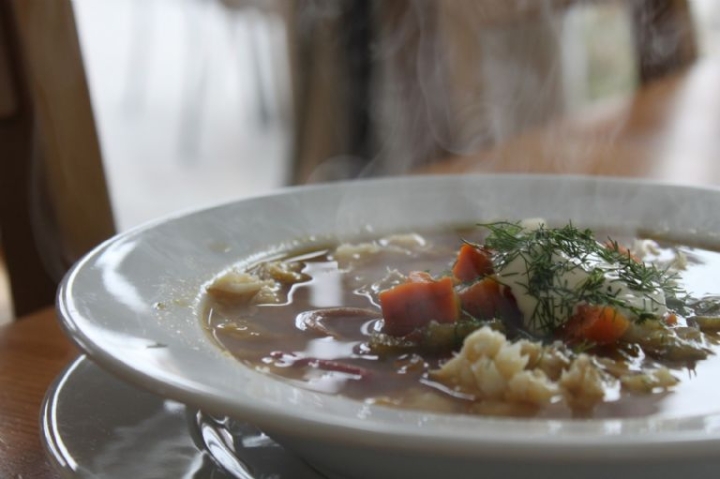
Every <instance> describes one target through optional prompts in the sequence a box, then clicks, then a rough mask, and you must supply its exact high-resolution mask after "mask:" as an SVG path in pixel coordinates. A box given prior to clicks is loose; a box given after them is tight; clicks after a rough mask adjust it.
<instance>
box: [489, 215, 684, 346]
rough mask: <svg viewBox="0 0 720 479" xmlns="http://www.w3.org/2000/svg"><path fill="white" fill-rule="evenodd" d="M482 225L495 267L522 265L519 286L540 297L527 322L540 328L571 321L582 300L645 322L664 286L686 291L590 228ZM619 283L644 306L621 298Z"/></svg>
mask: <svg viewBox="0 0 720 479" xmlns="http://www.w3.org/2000/svg"><path fill="white" fill-rule="evenodd" d="M479 226H482V227H484V228H486V229H488V230H489V234H488V236H487V238H486V239H485V247H486V248H489V249H490V250H492V251H493V262H494V264H495V269H496V271H498V272H500V273H502V270H503V269H504V268H505V267H506V266H508V265H509V264H510V263H512V262H515V261H522V262H523V263H524V270H525V272H526V278H527V280H526V282H525V283H519V286H521V287H523V288H524V289H525V293H526V294H528V295H531V296H533V297H534V298H536V299H537V306H536V308H535V310H534V311H533V312H532V315H531V317H530V318H529V326H530V327H532V328H533V329H536V330H540V331H544V332H546V333H552V332H553V331H555V330H556V329H557V328H559V327H561V326H562V325H564V324H565V323H566V322H567V320H568V319H569V317H570V316H571V315H572V314H573V311H574V309H575V307H576V305H577V304H578V303H582V302H585V303H588V304H593V305H599V306H612V307H615V308H619V309H624V310H626V311H629V312H630V313H631V314H632V315H633V316H634V319H635V320H636V321H638V322H641V321H646V320H648V319H651V318H655V315H654V314H652V313H650V312H648V309H652V306H653V304H651V303H657V299H655V298H654V297H653V293H655V292H657V291H658V290H662V291H663V292H664V294H665V295H666V296H667V297H668V298H673V299H674V298H678V297H679V296H680V295H681V293H682V292H681V291H680V290H679V288H678V287H677V285H676V282H675V279H676V277H675V275H674V274H672V273H670V272H668V271H667V270H664V269H660V268H657V267H655V266H653V265H651V264H646V263H643V262H642V261H637V260H636V259H635V258H633V257H632V255H631V254H630V253H629V252H627V251H625V250H624V249H623V248H621V247H620V246H619V245H618V243H617V242H615V241H613V240H609V241H608V243H607V244H605V245H603V244H601V243H599V242H598V241H597V239H596V237H595V235H594V234H593V232H592V231H591V230H589V229H578V228H576V227H575V226H574V225H573V224H572V223H569V224H568V225H566V226H564V227H562V228H547V227H545V226H544V225H541V226H540V227H539V228H537V229H535V230H527V229H524V228H523V227H522V226H520V225H519V224H517V223H507V222H499V223H490V224H481V225H479ZM476 246H477V245H476ZM558 258H561V260H559V259H558ZM578 269H581V270H582V271H584V272H585V275H586V276H587V277H586V278H585V279H584V280H582V281H581V282H580V283H579V284H577V285H570V284H568V280H567V278H568V273H571V272H572V271H573V270H578ZM500 280H501V281H502V274H500ZM617 282H621V283H623V284H624V285H625V286H626V287H627V288H628V289H629V290H632V291H633V292H634V294H635V295H636V296H638V297H640V298H641V299H642V301H643V303H644V304H643V307H637V306H634V305H632V304H629V303H628V302H627V301H624V300H623V299H622V298H619V297H618V293H619V292H620V289H619V288H613V287H612V286H611V284H612V283H617ZM516 284H517V283H516ZM663 306H664V305H663Z"/></svg>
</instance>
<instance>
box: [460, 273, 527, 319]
mask: <svg viewBox="0 0 720 479" xmlns="http://www.w3.org/2000/svg"><path fill="white" fill-rule="evenodd" d="M458 296H459V297H460V304H461V305H462V308H463V310H464V311H465V312H466V313H468V314H470V315H472V316H474V317H476V318H478V319H492V318H499V317H502V318H507V317H508V316H509V315H512V314H516V313H518V311H517V304H516V302H515V298H514V297H513V296H512V293H511V292H510V290H509V289H507V288H501V285H500V283H498V282H497V281H496V280H495V279H494V278H491V277H486V278H484V279H481V280H480V281H477V282H475V283H473V284H471V285H470V286H467V287H465V288H462V289H461V290H460V291H459V292H458Z"/></svg>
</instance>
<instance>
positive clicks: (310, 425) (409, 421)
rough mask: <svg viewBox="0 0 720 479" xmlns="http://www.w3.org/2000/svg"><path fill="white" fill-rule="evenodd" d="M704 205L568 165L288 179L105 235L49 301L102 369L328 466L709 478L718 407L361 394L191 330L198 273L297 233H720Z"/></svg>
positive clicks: (717, 219) (714, 198)
mask: <svg viewBox="0 0 720 479" xmlns="http://www.w3.org/2000/svg"><path fill="white" fill-rule="evenodd" d="M718 211H720V191H718V190H713V189H696V188H689V187H679V186H668V185H661V184H655V183H644V182H637V181H629V180H610V179H596V178H582V177H567V176H565V177H557V176H524V175H522V176H521V175H510V176H504V175H497V176H494V175H482V176H444V177H416V178H388V179H381V180H372V181H359V182H354V183H339V184H330V185H324V186H314V187H306V188H297V189H289V190H286V191H282V192H279V193H277V194H274V195H269V196H264V197H260V198H254V199H248V200H242V201H238V202H236V203H231V204H227V205H223V206H219V207H215V208H211V209H207V210H204V211H199V212H195V213H190V214H186V215H182V216H177V217H174V218H170V219H167V220H163V221H159V222H156V223H153V224H150V225H147V226H143V227H140V228H138V229H135V230H132V231H129V232H127V233H125V234H122V235H120V236H117V237H115V238H113V239H111V240H110V241H108V242H106V243H104V244H102V245H101V246H99V247H98V248H97V249H95V250H94V251H93V252H91V253H90V254H89V255H88V256H86V257H85V258H84V259H83V260H81V261H80V262H79V263H78V264H77V265H76V266H75V267H74V268H73V269H72V271H70V272H69V273H68V275H67V277H66V278H65V280H64V282H63V284H62V286H61V289H60V292H59V299H58V307H59V311H60V315H61V318H62V321H63V324H64V326H65V328H66V330H67V332H68V333H69V334H70V335H71V336H72V338H73V339H74V340H75V342H76V343H77V344H78V345H79V346H80V348H82V349H83V350H84V351H85V352H86V353H87V354H88V355H89V356H90V358H92V359H93V360H94V361H96V362H97V363H98V364H100V365H101V366H102V367H104V368H105V369H107V370H109V371H111V372H112V373H115V374H116V375H118V376H120V377H121V378H124V379H125V380H127V381H128V382H130V383H133V384H135V385H138V386H141V387H144V388H147V389H148V390H150V391H152V392H155V393H158V394H160V395H164V396H167V397H169V398H172V399H175V400H178V401H181V402H183V403H186V404H190V405H192V406H196V407H198V408H200V409H202V410H205V411H207V412H211V413H215V414H223V415H229V416H232V417H236V418H239V419H242V420H247V421H249V422H252V423H254V424H256V425H258V426H259V427H260V428H262V429H263V430H265V431H266V432H267V433H268V434H270V435H271V436H273V437H274V438H276V440H278V441H279V442H281V443H283V444H284V445H285V446H286V447H288V448H289V449H291V450H294V451H296V452H297V453H299V454H301V455H302V456H304V457H305V458H307V460H308V461H310V462H311V463H312V464H314V465H315V466H316V467H318V468H319V469H321V470H323V471H325V472H326V473H328V474H329V475H333V476H341V477H352V478H380V479H382V478H394V479H396V478H402V477H408V478H409V477H412V478H435V477H452V478H465V477H486V478H487V477H504V478H511V477H544V476H545V475H547V476H548V477H549V476H550V475H552V477H554V478H564V477H567V478H570V477H573V478H575V477H578V476H580V477H597V478H600V477H612V475H614V474H622V476H621V477H653V478H661V477H672V476H675V475H677V474H684V476H685V477H695V476H696V477H701V475H702V477H711V476H714V475H715V474H716V471H717V470H718V469H715V468H718V467H720V454H718V453H717V452H718V451H720V449H719V448H720V404H719V405H718V413H719V414H717V415H710V416H700V417H681V418H661V417H652V416H651V417H643V418H638V419H628V420H587V421H558V420H555V421H542V420H512V419H493V418H482V417H468V416H459V415H442V414H430V413H423V412H413V411H399V410H395V409H389V408H384V407H380V406H369V405H365V404H362V403H360V402H357V401H353V400H349V399H345V398H342V397H336V396H330V395H323V394H320V393H317V392H311V391H307V390H303V389H298V388H296V387H293V386H291V385H289V384H287V383H285V382H283V381H280V380H276V379H272V378H270V377H268V376H266V375H263V374H260V373H257V372H255V371H252V370H250V369H249V368H247V367H245V366H243V365H242V364H241V363H239V362H238V361H236V360H235V359H233V358H232V357H230V356H229V355H228V354H226V353H225V352H223V351H222V350H220V349H219V348H218V347H217V345H216V343H215V342H213V341H212V340H211V339H210V337H209V336H208V335H207V333H206V332H205V331H204V330H203V328H202V327H201V325H200V319H199V309H198V308H199V303H198V300H199V297H200V295H201V292H202V289H203V284H204V283H206V282H207V281H209V280H210V279H211V278H212V277H213V276H215V275H216V274H217V273H219V272H220V271H221V270H223V269H225V268H227V267H228V266H229V265H231V264H233V263H236V262H239V261H242V260H247V259H248V258H250V257H253V256H254V255H257V254H259V253H264V252H267V251H268V250H269V249H275V248H280V247H283V246H287V245H288V244H291V243H292V242H294V241H297V240H302V239H306V238H309V237H312V236H339V237H352V236H353V235H357V234H358V233H364V232H367V231H375V232H378V233H379V234H381V233H384V232H389V231H398V230H408V229H415V228H419V229H422V228H424V227H428V226H442V225H456V224H459V223H465V224H468V223H473V222H477V221H480V220H482V221H489V220H494V219H501V218H502V219H522V218H527V217H543V218H546V219H547V220H549V221H557V222H565V221H567V220H572V221H573V222H575V223H576V224H579V225H582V226H588V227H593V228H595V227H611V228H615V229H617V228H620V229H623V230H629V231H634V230H635V229H637V228H645V229H651V230H657V231H666V232H670V233H677V234H679V235H681V236H701V237H703V238H706V239H708V240H709V241H714V242H716V243H717V244H718V245H720V241H718V240H717V237H718V233H720V215H717V214H716V212H718ZM713 471H715V472H713ZM629 474H634V476H630V475H629Z"/></svg>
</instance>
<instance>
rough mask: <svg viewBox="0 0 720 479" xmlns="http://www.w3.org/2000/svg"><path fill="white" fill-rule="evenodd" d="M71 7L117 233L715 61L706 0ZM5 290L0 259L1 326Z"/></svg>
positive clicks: (405, 157) (495, 137)
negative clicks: (673, 14)
mask: <svg viewBox="0 0 720 479" xmlns="http://www.w3.org/2000/svg"><path fill="white" fill-rule="evenodd" d="M493 3H494V4H495V6H494V7H488V6H487V4H493ZM72 4H73V6H74V16H75V22H76V28H77V34H78V39H79V44H80V50H81V53H82V59H83V63H84V67H85V75H86V77H87V82H88V89H89V93H90V99H91V104H92V110H93V113H94V119H95V127H96V130H97V137H98V140H99V146H100V151H101V156H102V164H103V168H104V174H105V180H106V182H107V191H108V195H109V199H110V205H111V208H112V214H113V216H114V226H115V230H116V231H125V230H127V229H129V228H132V227H134V226H136V225H139V224H142V223H144V222H146V221H149V220H152V219H155V218H158V217H162V216H164V215H168V214H172V213H176V212H179V211H185V210H188V209H196V208H200V207H204V206H208V205H212V204H216V203H219V202H224V201H230V200H236V199H239V198H243V197H248V196H254V195H259V194H265V193H268V192H271V191H274V190H276V189H277V188H280V187H284V186H287V185H292V184H300V183H313V182H323V181H332V180H338V179H346V178H357V177H365V176H377V175H385V174H398V173H406V172H409V171H414V170H416V169H418V168H422V167H424V166H426V165H428V164H431V163H432V162H434V161H436V160H437V159H439V158H444V157H447V156H452V155H457V156H464V155H471V154H473V153H474V152H477V151H480V150H483V149H488V148H492V147H493V146H494V145H496V144H498V143H500V142H503V141H504V140H506V139H507V138H511V137H513V136H514V135H517V134H518V133H520V132H522V131H524V130H527V129H530V128H533V127H535V126H537V125H541V124H544V123H547V122H550V121H552V120H553V119H554V118H557V117H559V116H567V115H573V114H575V113H577V112H602V110H603V108H606V107H609V106H608V105H610V106H611V105H613V104H615V103H616V102H617V101H619V100H621V99H623V98H625V97H627V96H628V95H630V94H631V93H632V92H633V91H635V89H636V88H637V87H638V85H640V84H642V83H644V82H649V81H652V80H653V79H655V78H658V77H661V76H663V75H665V74H667V73H668V72H669V71H670V70H671V69H672V68H682V67H683V65H684V64H685V63H688V62H690V61H694V60H695V59H696V58H697V57H705V56H717V55H720V2H718V1H716V0H687V1H682V2H676V1H673V0H665V1H663V0H658V1H654V0H628V1H619V0H618V1H612V0H595V1H572V0H567V1H564V0H538V1H537V2H520V1H512V2H507V3H503V2H499V3H498V2H484V1H483V2H481V1H472V0H467V1H466V0H460V1H457V2H451V1H447V2H440V1H431V0H415V1H410V0H408V1H406V0H402V1H398V2H371V1H362V0H360V1H357V0H331V1H328V0H325V1H323V0H297V1H293V0H102V1H98V0H74V1H73V2H72ZM509 4H512V5H514V6H515V7H514V9H513V8H504V7H503V6H502V5H509ZM648 4H650V5H651V6H652V5H655V7H652V8H649V9H648V7H647V5H648ZM497 5H500V7H498V6H497ZM677 5H681V7H680V10H678V11H680V17H682V21H681V22H677V21H675V22H673V21H666V19H665V18H664V16H663V15H665V12H664V9H667V8H671V7H672V8H676V7H677ZM685 7H686V8H687V11H686V10H683V8H685ZM653 8H655V9H653ZM676 10H677V8H676ZM685 11H686V13H687V17H686V18H685V17H683V15H684V13H683V12H685ZM644 27H647V28H644ZM670 56H672V57H673V58H675V60H671V61H666V60H667V59H668V58H670ZM668 65H669V66H668ZM40 229H41V230H42V227H41V228H40ZM0 235H2V231H0ZM0 238H2V236H0ZM1 263H2V262H1V261H0V266H1ZM61 269H62V268H60V270H61ZM53 274H54V275H55V276H56V277H57V276H58V275H61V272H54V273H53ZM10 297H11V296H10V293H9V280H8V277H7V274H6V273H5V272H4V270H3V268H2V267H0V322H2V321H9V320H10V318H11V316H12V304H11V299H10Z"/></svg>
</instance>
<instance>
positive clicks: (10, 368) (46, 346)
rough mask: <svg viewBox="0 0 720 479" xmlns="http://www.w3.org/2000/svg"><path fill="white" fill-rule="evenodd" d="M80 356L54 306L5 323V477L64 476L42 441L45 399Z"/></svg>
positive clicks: (0, 372) (1, 437) (1, 392)
mask: <svg viewBox="0 0 720 479" xmlns="http://www.w3.org/2000/svg"><path fill="white" fill-rule="evenodd" d="M77 355H78V352H77V350H76V349H75V348H74V347H73V346H72V345H71V344H70V341H69V340H68V339H67V338H66V337H65V335H64V334H63V332H62V331H61V330H60V326H59V325H58V322H57V320H56V316H55V310H54V309H53V308H48V309H45V310H43V311H41V312H39V313H37V314H33V315H31V316H28V317H26V318H22V319H21V320H19V321H17V322H16V323H14V324H11V325H9V326H5V327H3V328H0V477H2V478H8V479H10V478H12V479H35V478H37V479H46V478H56V477H59V475H58V474H57V473H56V472H55V471H54V470H53V468H52V467H51V466H50V464H49V462H48V460H47V459H46V458H45V452H44V451H43V449H42V446H41V445H40V429H39V417H40V403H41V402H42V399H43V396H44V395H45V391H46V390H47V388H48V386H49V385H50V383H51V382H52V381H53V379H54V378H55V377H56V376H57V375H58V374H59V373H60V371H62V369H63V368H64V367H65V366H66V365H67V364H68V363H69V362H70V360H71V359H73V358H74V357H76V356H77Z"/></svg>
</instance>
